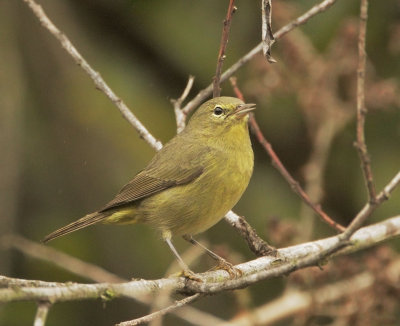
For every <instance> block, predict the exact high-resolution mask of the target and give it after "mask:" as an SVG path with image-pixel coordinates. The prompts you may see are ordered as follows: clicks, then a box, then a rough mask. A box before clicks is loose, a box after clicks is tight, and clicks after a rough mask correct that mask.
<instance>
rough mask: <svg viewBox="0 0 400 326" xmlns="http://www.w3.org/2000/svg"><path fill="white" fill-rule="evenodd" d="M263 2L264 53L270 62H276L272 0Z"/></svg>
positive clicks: (263, 0)
mask: <svg viewBox="0 0 400 326" xmlns="http://www.w3.org/2000/svg"><path fill="white" fill-rule="evenodd" d="M261 2H262V3H261V15H262V35H261V36H262V44H263V47H262V49H263V54H264V57H266V58H267V60H268V62H269V63H275V62H276V60H275V59H274V58H273V57H272V56H271V46H272V44H274V42H275V38H274V34H273V33H272V27H271V24H272V18H271V17H272V2H271V0H262V1H261Z"/></svg>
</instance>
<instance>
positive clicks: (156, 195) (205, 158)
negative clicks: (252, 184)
mask: <svg viewBox="0 0 400 326" xmlns="http://www.w3.org/2000/svg"><path fill="white" fill-rule="evenodd" d="M254 109H255V104H245V103H244V102H243V101H241V100H240V99H238V98H235V97H226V96H222V97H216V98H213V99H210V100H208V101H206V102H205V103H203V104H202V105H201V106H200V107H199V108H198V109H197V110H196V111H195V113H194V114H193V115H192V117H191V118H190V120H189V122H188V124H187V126H186V127H185V129H184V130H183V131H182V132H180V133H179V134H177V135H176V136H175V137H173V138H172V139H171V140H170V141H169V142H167V143H166V144H165V146H164V147H163V148H162V149H161V150H160V151H158V152H157V153H156V154H155V156H154V157H153V158H152V159H151V161H150V162H149V164H148V165H147V166H146V167H145V168H144V169H143V170H142V171H140V172H139V173H138V174H137V175H136V176H135V177H134V178H133V179H132V180H131V181H130V182H129V183H128V184H126V185H125V186H124V187H123V188H122V189H121V190H120V191H119V192H118V193H117V195H116V196H115V197H114V198H113V199H112V200H111V201H110V202H108V203H107V204H106V205H105V206H104V207H102V208H101V209H99V210H98V211H96V212H93V213H90V214H88V215H86V216H84V217H82V218H80V219H78V220H76V221H74V222H72V223H70V224H68V225H66V226H64V227H61V228H60V229H58V230H56V231H54V232H52V233H50V234H49V235H47V236H46V237H45V238H44V239H43V240H42V241H43V242H45V243H46V242H48V241H50V240H53V239H55V238H58V237H60V236H63V235H66V234H68V233H71V232H74V231H77V230H79V229H82V228H85V227H87V226H90V225H93V224H97V223H103V224H134V223H144V224H147V225H149V226H150V227H152V228H155V229H156V230H158V231H159V232H160V233H161V237H162V239H163V240H164V241H165V242H166V243H167V244H168V246H169V248H170V249H171V251H172V252H173V254H174V255H175V257H176V258H177V260H178V262H179V264H180V266H181V268H182V269H183V275H185V276H188V277H191V278H192V276H193V275H194V273H193V272H192V271H191V270H190V269H189V267H188V266H187V265H186V263H185V262H184V261H183V259H182V258H181V257H180V255H179V253H178V252H177V250H176V249H175V247H174V245H173V243H172V237H173V236H182V237H183V238H184V239H185V240H187V241H189V242H191V243H192V244H197V245H200V246H202V245H201V244H200V243H199V242H197V241H196V240H195V239H194V238H193V236H194V235H196V234H199V233H201V232H203V231H206V230H207V229H209V228H210V227H212V226H213V225H214V224H216V223H217V222H218V221H220V220H221V219H222V218H223V217H224V216H225V215H226V213H227V212H228V211H230V210H231V209H232V208H233V207H234V206H235V204H236V203H237V202H238V201H239V199H240V197H241V196H242V194H243V193H244V191H245V189H246V188H247V186H248V184H249V181H250V178H251V175H252V172H253V165H254V154H253V150H252V145H251V141H250V136H249V130H248V118H249V117H248V114H249V112H250V111H252V110H254ZM202 247H203V248H204V249H205V250H206V251H207V253H208V254H210V256H212V257H213V258H214V259H216V260H218V261H219V262H220V266H222V267H223V268H224V269H227V270H228V271H229V268H231V265H230V264H229V263H228V262H227V261H225V260H224V259H223V258H221V257H219V256H218V255H217V254H215V253H213V252H212V251H211V250H209V249H207V248H206V247H204V246H202ZM226 267H227V268H226ZM193 278H194V277H193Z"/></svg>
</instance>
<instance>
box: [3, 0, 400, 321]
mask: <svg viewBox="0 0 400 326" xmlns="http://www.w3.org/2000/svg"><path fill="white" fill-rule="evenodd" d="M316 3H318V1H309V0H308V1H306V0H296V1H294V0H293V1H291V0H286V1H274V2H273V30H274V31H277V30H278V29H279V28H280V27H282V26H284V25H285V24H287V23H288V22H290V21H291V20H292V19H294V18H296V17H297V16H298V15H300V14H302V13H303V12H304V11H305V10H307V9H309V8H311V6H312V5H314V4H316ZM40 4H41V5H42V6H43V8H44V10H45V11H46V12H47V14H48V16H49V17H50V18H51V19H52V21H53V22H54V23H55V24H56V25H57V26H58V27H59V28H60V29H61V30H62V31H63V32H65V34H66V35H67V36H68V37H69V38H70V40H71V41H72V43H73V44H74V45H75V46H76V47H77V49H78V50H79V51H80V53H81V54H82V55H83V56H84V57H85V58H86V59H87V60H88V61H89V63H90V64H91V65H92V67H93V68H94V69H95V70H97V71H98V72H100V73H101V75H102V76H103V78H104V79H105V80H106V82H107V83H108V84H109V85H110V86H111V88H112V89H113V90H114V91H115V93H116V94H117V95H118V96H120V97H121V98H122V99H123V100H124V101H125V103H127V105H128V106H129V107H130V108H131V110H132V111H133V112H134V114H135V115H137V117H138V118H139V119H140V120H141V121H142V123H143V124H144V125H145V126H146V127H147V128H148V129H149V131H150V132H151V133H152V134H153V135H154V136H155V137H156V138H158V139H160V140H161V141H162V142H163V143H165V142H166V141H168V140H169V139H170V138H171V137H173V136H174V134H175V132H176V125H175V117H174V112H173V108H172V105H171V102H170V100H171V99H174V98H177V97H179V96H180V94H181V92H182V91H183V89H184V87H185V85H186V82H187V79H188V76H189V75H194V76H195V77H196V79H195V83H194V87H193V89H192V91H191V93H190V95H189V98H191V97H192V96H194V95H195V94H197V92H198V91H199V90H201V89H202V88H204V87H206V86H207V85H208V84H210V83H211V82H212V77H213V76H214V73H215V65H216V60H217V54H218V48H219V42H220V37H221V29H222V21H223V19H224V17H225V14H226V10H227V6H228V1H214V0H202V1H187V0H147V1H143V0H116V1H107V0H96V1H94V0H66V1H65V0H64V1H61V0H41V1H40ZM236 5H237V7H238V11H237V12H236V13H235V15H234V18H233V22H232V26H231V33H230V37H229V43H228V48H227V53H226V54H227V58H226V60H225V63H224V68H225V69H226V68H228V67H229V66H230V65H231V64H233V63H234V62H236V60H238V59H239V58H240V57H241V56H243V55H244V54H245V53H247V52H248V51H249V50H250V49H251V48H253V47H254V46H256V45H257V44H258V43H259V42H260V37H261V12H260V1H244V0H237V1H236ZM358 12H359V1H338V2H337V3H336V4H335V5H334V6H333V7H332V8H330V9H329V10H327V11H326V12H325V13H322V14H319V15H317V16H316V17H314V18H312V19H311V20H310V21H309V22H308V23H307V24H306V25H304V26H302V27H300V28H297V29H295V30H294V31H292V32H290V33H289V34H287V35H286V36H284V37H283V38H282V39H280V40H279V41H278V42H277V43H276V44H275V45H274V47H273V48H272V55H273V57H274V58H275V59H276V60H277V63H276V64H273V65H270V64H268V63H267V61H266V60H265V58H263V57H262V55H261V54H259V55H258V56H256V57H255V58H254V59H253V60H252V61H251V62H250V63H248V64H246V65H245V66H244V67H243V68H242V69H241V70H240V71H239V72H238V73H237V75H236V76H237V78H238V85H239V87H240V88H241V90H242V92H243V93H244V96H245V98H246V100H247V101H248V102H254V103H257V111H256V118H257V120H258V123H259V124H260V126H261V129H262V131H263V132H264V134H265V136H266V137H267V139H268V140H269V141H270V142H271V143H272V145H273V147H274V149H275V150H276V152H277V154H278V155H279V156H280V158H281V159H282V161H283V163H284V164H285V166H286V167H287V168H288V170H289V171H290V172H291V173H292V174H293V176H294V177H295V178H296V179H297V180H299V181H300V182H301V184H302V185H303V186H304V187H305V189H306V190H307V192H308V193H309V194H310V195H311V196H312V198H313V199H314V200H315V201H317V202H318V201H319V202H321V204H322V207H323V208H324V209H325V210H326V212H327V213H328V214H330V216H331V217H332V218H334V219H335V220H336V221H338V222H339V223H342V224H344V225H345V224H347V223H348V222H349V221H350V220H351V219H352V218H353V217H354V215H355V214H356V213H357V212H358V211H359V210H360V209H361V207H362V206H363V205H364V204H365V203H366V199H367V194H366V190H365V186H364V181H363V178H362V173H361V169H360V163H359V159H358V156H357V152H356V150H355V148H354V146H353V142H354V140H355V119H354V117H355V112H356V69H357V60H358V58H357V34H358V22H357V19H358ZM367 53H368V62H367V78H366V101H367V102H366V103H367V107H368V109H369V114H368V116H367V123H366V140H367V145H368V148H369V152H370V155H371V160H372V169H373V172H374V177H375V181H376V185H377V189H378V190H381V189H382V187H383V186H384V185H385V184H386V183H387V182H388V181H389V180H390V179H391V178H392V177H393V176H394V174H395V173H397V171H398V170H399V168H400V91H399V90H400V88H399V82H400V3H399V1H397V0H386V1H371V3H370V9H369V20H368V31H367ZM233 94H234V93H233V91H232V87H231V85H230V84H229V82H226V83H224V84H223V85H222V95H233ZM253 144H254V150H255V160H256V162H255V170H254V175H253V178H252V180H251V183H250V185H249V188H248V190H247V191H246V193H245V194H244V196H243V197H242V199H241V201H240V202H239V203H238V205H237V206H236V208H235V209H234V211H235V212H237V213H238V214H240V215H244V216H245V217H246V219H247V221H248V222H249V223H250V224H251V225H252V226H253V227H254V228H255V229H256V230H257V232H258V234H259V235H260V236H262V237H263V238H264V239H266V240H267V241H269V242H270V243H271V244H272V245H274V246H277V247H282V246H287V245H290V244H295V243H300V242H304V241H307V240H311V239H317V238H322V237H326V236H330V235H333V234H335V231H334V230H332V229H330V228H329V227H328V226H326V225H325V224H324V223H323V222H321V221H320V220H319V219H318V218H315V216H314V215H313V214H312V212H311V211H310V210H309V209H308V208H306V207H304V206H303V205H302V203H301V201H300V199H299V198H298V197H297V196H296V195H295V194H294V193H293V192H292V191H291V189H290V186H289V185H288V184H287V183H286V182H285V181H284V180H283V179H282V177H281V176H280V175H279V173H278V172H277V171H276V170H275V169H274V168H273V167H272V166H271V164H270V159H269V157H268V156H267V154H266V153H265V152H264V150H263V149H262V147H261V146H260V145H259V144H258V143H257V142H256V141H255V140H254V139H253ZM0 149H1V155H0V167H1V169H0V235H4V234H18V235H21V236H23V237H25V238H27V239H29V240H31V241H35V242H38V241H40V239H42V238H43V237H44V236H45V235H46V234H48V233H49V232H51V231H53V230H55V229H57V228H59V227H61V226H63V225H65V224H67V223H69V222H71V221H73V220H75V219H77V218H79V217H81V216H83V215H85V214H87V213H88V212H92V211H94V210H97V209H99V208H100V207H102V206H103V205H104V204H105V203H106V202H108V201H109V200H110V199H111V198H112V197H113V196H114V195H115V194H116V192H117V191H118V190H119V189H120V188H121V187H122V186H123V185H124V184H125V183H127V182H128V181H129V180H130V179H131V178H132V177H133V176H134V175H135V174H136V173H137V172H138V171H139V170H140V169H142V168H143V167H144V166H145V165H146V164H147V162H148V161H149V160H150V159H151V157H152V156H153V155H154V151H153V149H152V148H151V147H150V146H149V145H148V144H147V143H145V142H144V141H143V140H141V139H140V138H139V137H138V134H137V132H136V131H135V130H134V129H133V128H132V127H131V125H130V124H129V123H128V122H127V121H125V120H124V118H123V117H122V116H121V114H120V113H119V111H118V110H117V108H116V107H114V106H113V104H112V103H111V102H110V101H109V100H108V99H107V98H106V97H105V95H104V94H103V93H101V92H99V91H98V90H96V89H95V87H94V85H93V83H92V81H91V80H90V79H89V77H88V76H87V75H86V74H85V73H83V71H82V70H81V69H80V68H79V67H78V66H77V65H76V64H75V63H74V62H73V61H72V59H71V58H70V57H69V56H68V55H67V54H66V53H65V51H64V50H63V49H62V48H61V46H60V44H59V43H58V42H57V41H56V40H55V39H54V38H53V37H52V36H51V35H50V34H49V33H48V32H47V31H46V30H45V29H43V28H42V27H41V26H40V24H39V22H38V20H37V18H35V17H34V16H33V14H32V12H31V11H30V10H29V9H28V7H27V6H26V5H25V4H23V2H22V1H14V0H2V1H0ZM399 212H400V191H399V190H397V191H395V193H394V194H393V195H392V197H391V199H390V200H389V201H388V202H387V203H385V204H384V205H383V206H381V208H379V209H378V210H377V211H376V212H375V213H374V215H373V217H372V219H371V220H370V222H378V221H380V220H383V219H385V218H388V217H390V216H394V215H396V214H399ZM198 239H199V240H203V241H205V240H206V241H207V242H208V243H209V247H210V248H212V249H213V250H215V251H216V252H218V253H220V254H221V255H223V256H225V257H226V258H227V259H228V260H230V261H231V262H233V263H239V262H244V261H246V260H251V259H254V258H255V257H254V255H253V254H252V253H251V251H250V250H249V249H248V248H247V245H246V243H245V241H244V240H243V239H242V238H240V236H239V235H237V233H236V232H235V230H233V229H232V228H231V227H230V226H229V225H228V224H227V223H225V222H224V221H221V222H220V223H218V224H217V225H216V226H215V227H213V228H212V229H210V230H208V231H207V232H206V233H205V234H202V235H201V236H200V237H198ZM174 241H175V244H176V246H177V248H178V250H180V251H181V252H185V251H186V250H187V249H189V245H188V244H187V243H185V242H184V241H183V240H182V239H175V240H174ZM10 246H11V247H12V245H10V243H6V241H3V244H2V247H1V248H0V274H2V275H7V276H11V277H19V278H24V279H40V280H46V281H61V282H64V281H75V282H88V280H87V279H85V278H83V277H81V276H77V275H74V274H73V273H71V272H68V271H67V270H65V269H61V268H59V267H56V266H54V265H53V264H52V263H51V262H46V261H40V260H36V259H34V258H32V257H31V256H30V255H24V254H22V253H21V252H20V251H19V250H14V249H12V248H11V247H10ZM49 246H50V247H52V248H55V249H57V250H60V251H62V252H65V253H67V254H69V255H72V256H74V257H77V258H79V259H82V260H84V261H86V262H89V263H93V264H96V265H99V266H101V267H102V268H104V269H106V270H108V271H110V272H112V273H114V274H116V275H118V276H120V277H122V278H126V279H130V278H145V279H152V278H161V277H163V276H164V274H165V273H166V271H167V269H168V268H169V265H170V264H171V263H172V262H173V261H174V258H173V256H172V254H171V253H170V251H169V249H168V248H167V246H166V245H165V244H164V243H163V242H162V241H161V240H160V237H159V235H158V234H157V233H156V232H155V231H153V230H151V229H149V228H148V227H146V226H142V225H134V226H124V227H121V226H101V225H99V226H94V227H90V228H88V229H85V230H82V231H79V232H76V233H73V234H71V235H68V236H66V237H63V238H60V239H57V240H56V241H54V242H51V243H50V244H49ZM398 249H399V241H398V240H393V241H391V242H390V243H388V244H387V245H384V246H381V247H379V248H375V249H370V250H367V251H363V252H360V253H357V254H353V255H351V256H348V257H344V258H340V259H337V260H335V261H334V262H332V263H330V264H328V265H327V266H326V267H325V270H324V271H323V272H320V271H319V270H318V269H316V270H315V271H314V270H313V269H308V270H306V271H304V272H297V273H295V274H293V275H291V276H290V277H288V278H285V279H274V280H269V281H264V282H260V283H258V285H257V286H252V287H249V288H248V289H244V290H240V291H234V292H229V293H223V294H219V295H217V296H212V297H208V298H206V299H203V300H201V301H199V302H197V303H195V304H193V307H196V308H197V309H200V310H202V311H204V312H207V313H208V314H211V315H213V316H215V317H218V318H220V319H221V320H229V319H231V318H233V317H235V316H236V315H238V314H240V313H245V312H246V311H251V309H253V308H255V307H257V306H259V305H261V304H265V303H266V302H268V301H270V300H273V299H275V298H277V297H279V296H280V295H281V294H282V293H284V291H285V289H288V288H296V289H310V288H315V287H317V286H319V285H321V284H327V283H330V282H334V281H337V280H339V279H341V278H346V277H349V276H351V275H356V274H357V273H358V272H360V271H362V270H371V271H372V272H373V271H376V270H380V269H382V268H383V266H386V265H387V264H389V263H390V262H393V261H396V259H398V257H397V256H398V254H397V252H396V250H398ZM212 266H213V262H212V261H210V260H209V259H208V258H207V257H205V255H202V256H201V257H199V258H198V259H197V260H196V261H195V263H194V265H193V269H194V270H195V271H205V270H207V269H209V268H211V267H212ZM311 270H312V272H311ZM381 284H385V283H384V282H383V281H382V282H381ZM382 287H383V285H381V286H380V287H379V288H376V287H372V288H370V289H369V290H368V291H369V292H368V295H357V296H355V295H352V296H349V297H344V298H342V300H341V301H339V302H335V303H331V304H329V305H325V306H322V307H314V308H313V310H312V311H309V310H306V311H303V312H302V313H300V314H298V315H297V316H296V318H292V317H289V318H287V319H285V320H283V321H280V322H277V323H276V325H333V324H334V323H336V324H335V325H349V324H351V325H382V323H383V322H386V325H398V324H399V323H400V313H399V311H400V307H399V300H398V296H399V295H400V293H399V290H398V287H397V290H396V289H393V288H391V287H390V286H389V285H388V286H387V287H385V288H383V289H382ZM364 294H366V293H364ZM360 300H361V301H360ZM362 300H364V301H362ZM365 300H367V301H368V302H366V301H365ZM349 307H351V308H354V307H355V309H350V308H349ZM360 307H363V309H361V308H360ZM346 309H347V310H346ZM35 311H36V304H35V303H33V302H28V303H10V304H6V305H3V306H0V325H7V326H9V325H10V326H13V325H31V324H32V321H33V318H34V315H35ZM148 311H149V308H148V307H147V306H145V305H142V304H138V303H135V302H134V301H132V300H125V299H117V300H113V301H110V302H107V303H102V302H101V301H99V300H98V301H91V300H90V301H89V300H88V301H81V302H67V303H62V304H57V305H55V306H54V307H52V309H51V311H50V314H49V316H48V325H60V326H63V325H111V324H114V323H116V322H120V321H124V320H128V319H133V318H135V317H140V316H142V315H144V314H146V313H147V312H148ZM366 320H368V322H369V323H368V324H365V321H366ZM338 321H339V322H340V321H342V324H340V323H338ZM163 324H165V325H190V323H189V322H188V321H183V320H182V319H178V318H177V317H175V316H172V315H171V316H167V317H166V318H165V319H164V321H163Z"/></svg>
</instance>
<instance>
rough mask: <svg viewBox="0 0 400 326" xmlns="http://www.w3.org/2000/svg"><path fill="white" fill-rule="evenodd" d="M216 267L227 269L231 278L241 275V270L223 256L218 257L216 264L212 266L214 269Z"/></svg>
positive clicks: (216, 268)
mask: <svg viewBox="0 0 400 326" xmlns="http://www.w3.org/2000/svg"><path fill="white" fill-rule="evenodd" d="M218 269H222V270H224V271H227V272H228V274H229V276H230V278H231V279H235V278H238V277H241V276H242V275H243V272H242V271H241V270H240V269H239V268H236V267H235V266H233V265H232V264H231V263H230V262H228V261H226V260H225V259H223V258H220V259H218V265H217V266H215V267H214V270H218Z"/></svg>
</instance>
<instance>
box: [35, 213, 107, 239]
mask: <svg viewBox="0 0 400 326" xmlns="http://www.w3.org/2000/svg"><path fill="white" fill-rule="evenodd" d="M109 215H110V213H106V212H103V213H98V212H96V213H92V214H88V215H86V216H84V217H82V218H80V219H79V220H77V221H75V222H72V223H70V224H68V225H66V226H63V227H62V228H60V229H58V230H56V231H54V232H52V233H50V234H49V235H47V236H46V237H45V238H44V239H43V240H42V242H43V243H46V242H48V241H51V240H53V239H55V238H58V237H61V236H63V235H66V234H68V233H71V232H74V231H77V230H80V229H83V228H85V227H87V226H89V225H92V224H96V223H98V222H100V221H101V220H104V219H105V218H106V217H107V216H109Z"/></svg>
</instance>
